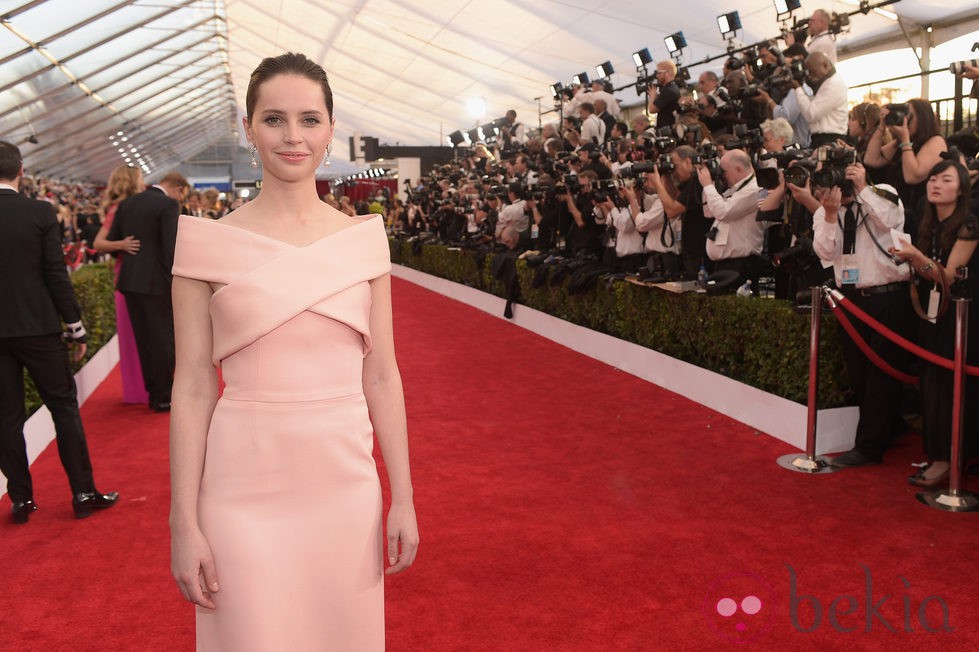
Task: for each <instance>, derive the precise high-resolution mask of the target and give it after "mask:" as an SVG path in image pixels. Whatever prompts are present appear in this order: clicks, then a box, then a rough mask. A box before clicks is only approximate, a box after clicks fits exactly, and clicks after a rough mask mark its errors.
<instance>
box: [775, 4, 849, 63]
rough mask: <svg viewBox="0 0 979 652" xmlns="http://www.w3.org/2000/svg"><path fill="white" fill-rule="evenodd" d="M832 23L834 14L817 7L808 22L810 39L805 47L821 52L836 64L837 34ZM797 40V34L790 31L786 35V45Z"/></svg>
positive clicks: (811, 50) (809, 50)
mask: <svg viewBox="0 0 979 652" xmlns="http://www.w3.org/2000/svg"><path fill="white" fill-rule="evenodd" d="M831 23H832V16H830V14H829V12H828V11H826V10H825V9H817V10H815V11H814V12H812V16H811V17H810V18H809V21H808V23H807V24H806V33H807V34H808V36H809V39H808V40H807V41H806V43H805V48H806V51H808V52H821V53H822V54H824V55H826V57H827V58H828V59H829V60H830V62H831V63H832V64H833V65H834V66H835V65H836V62H837V56H836V36H834V35H833V32H832V31H831V30H830V24H831ZM795 42H796V35H795V34H793V33H792V32H789V33H788V34H786V35H785V44H786V45H792V44H793V43H795ZM800 45H801V44H800Z"/></svg>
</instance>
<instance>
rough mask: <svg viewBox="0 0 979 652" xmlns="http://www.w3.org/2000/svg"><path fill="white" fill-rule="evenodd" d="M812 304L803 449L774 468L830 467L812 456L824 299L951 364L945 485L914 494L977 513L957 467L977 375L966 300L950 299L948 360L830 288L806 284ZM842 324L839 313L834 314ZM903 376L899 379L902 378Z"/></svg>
mask: <svg viewBox="0 0 979 652" xmlns="http://www.w3.org/2000/svg"><path fill="white" fill-rule="evenodd" d="M811 292H812V296H811V300H812V308H811V312H810V319H811V326H810V334H809V396H808V403H809V404H808V406H807V409H808V420H807V423H806V452H805V455H800V454H798V453H794V454H789V455H782V456H781V457H779V458H778V460H777V461H778V464H779V466H782V467H784V468H787V469H789V470H791V471H797V472H800V473H809V474H817V473H831V472H833V470H834V469H833V467H832V466H830V464H829V460H828V459H827V458H825V457H817V456H816V414H817V410H816V408H817V406H816V398H817V390H818V388H819V385H818V383H819V335H820V326H821V318H822V306H823V301H826V302H827V303H828V304H829V305H830V307H831V308H833V309H835V310H838V309H839V308H841V307H843V308H845V309H847V310H848V311H850V312H851V314H852V315H853V316H855V317H857V318H858V319H861V320H862V321H863V322H864V323H865V324H867V325H869V326H870V327H871V328H874V329H875V330H877V331H878V332H880V333H881V334H882V335H884V336H885V337H887V338H888V339H890V340H891V341H892V342H894V343H895V344H898V345H899V346H901V347H902V348H904V349H907V350H908V351H910V352H911V353H914V354H915V355H917V356H919V357H923V358H925V359H926V360H927V361H929V362H931V363H933V364H940V366H951V368H952V372H953V378H954V381H953V382H954V392H953V396H952V450H951V454H950V460H949V487H948V489H947V490H940V491H931V492H919V493H918V494H916V497H917V499H918V500H920V501H921V502H922V503H924V504H925V505H928V506H929V507H933V508H935V509H941V510H944V511H949V512H973V511H979V494H976V493H974V492H971V491H966V490H964V489H962V467H963V462H964V459H963V455H962V454H963V441H962V440H963V437H964V431H963V430H964V416H965V383H966V376H967V375H968V374H971V375H977V376H979V369H976V368H975V367H971V366H968V365H966V354H967V352H968V341H967V339H968V326H969V303H970V300H969V299H966V298H959V297H956V298H955V299H954V301H955V355H954V360H952V361H951V364H950V362H949V361H948V360H945V359H942V358H939V357H938V356H935V355H934V354H933V353H931V352H930V351H926V350H924V349H922V348H921V347H920V346H918V345H916V344H914V343H912V342H909V341H907V340H905V339H904V338H903V337H901V336H900V335H897V334H896V333H894V332H892V331H890V330H889V329H887V328H886V327H885V326H883V325H881V324H879V323H878V322H876V320H874V319H873V318H872V317H870V316H869V315H866V314H865V313H863V311H862V310H860V309H859V308H857V307H856V306H851V305H850V303H849V302H846V299H845V297H844V296H843V295H842V294H841V293H840V292H839V291H838V290H831V289H829V288H827V287H826V286H819V287H814V288H811ZM837 316H838V317H839V318H840V321H841V322H842V321H843V320H844V315H843V314H842V313H838V315H837ZM851 336H852V337H853V338H854V341H855V342H856V343H857V344H858V346H859V347H860V348H861V350H863V351H864V352H865V353H866V354H868V357H870V359H871V360H873V361H874V363H875V364H877V365H878V366H880V367H881V368H882V369H884V370H885V371H887V372H888V373H891V374H892V375H900V374H898V372H896V370H893V369H888V368H886V367H885V365H886V362H884V361H883V360H880V359H875V357H874V356H873V355H872V353H873V352H872V350H870V349H869V347H868V346H867V344H866V343H865V342H863V341H862V340H861V339H860V337H859V335H858V334H857V333H856V331H852V332H851ZM906 380H907V379H906V378H905V381H906Z"/></svg>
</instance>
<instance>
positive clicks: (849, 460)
mask: <svg viewBox="0 0 979 652" xmlns="http://www.w3.org/2000/svg"><path fill="white" fill-rule="evenodd" d="M868 464H880V458H879V457H871V456H870V455H867V454H866V453H864V452H862V451H859V450H857V449H856V448H853V449H851V450H848V451H847V452H845V453H843V454H842V455H839V456H837V457H834V458H833V459H832V460H831V461H830V466H833V467H836V468H837V469H848V468H850V467H853V466H867V465H868Z"/></svg>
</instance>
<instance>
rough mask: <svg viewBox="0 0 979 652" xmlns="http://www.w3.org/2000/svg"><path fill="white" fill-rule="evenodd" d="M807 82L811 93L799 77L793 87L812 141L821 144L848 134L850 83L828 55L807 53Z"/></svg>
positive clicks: (815, 144) (793, 82) (829, 142)
mask: <svg viewBox="0 0 979 652" xmlns="http://www.w3.org/2000/svg"><path fill="white" fill-rule="evenodd" d="M806 82H807V83H808V84H809V86H810V87H811V88H812V89H813V91H814V93H813V95H812V97H810V96H809V95H807V94H806V92H805V91H804V90H803V88H802V84H800V83H799V81H798V80H795V79H794V80H793V81H792V87H793V88H794V89H795V90H794V91H793V93H795V99H796V101H797V103H798V105H799V114H800V115H802V117H803V118H804V119H805V121H806V123H807V124H808V125H809V132H810V134H811V136H810V144H811V145H812V146H813V147H820V146H822V145H830V144H832V143H834V142H836V141H837V140H838V139H841V138H845V137H846V129H847V115H848V111H847V105H846V95H847V86H846V82H845V81H844V80H843V78H842V77H840V75H839V74H838V73H837V72H836V66H834V65H833V62H832V61H830V58H829V57H828V56H826V55H825V54H823V53H822V52H813V53H812V54H810V55H809V56H808V57H806Z"/></svg>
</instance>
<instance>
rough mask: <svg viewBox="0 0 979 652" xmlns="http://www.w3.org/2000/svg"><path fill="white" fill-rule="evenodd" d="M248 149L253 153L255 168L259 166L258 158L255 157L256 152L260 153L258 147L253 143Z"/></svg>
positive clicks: (253, 165)
mask: <svg viewBox="0 0 979 652" xmlns="http://www.w3.org/2000/svg"><path fill="white" fill-rule="evenodd" d="M248 151H249V152H251V155H252V167H253V168H257V167H258V160H257V159H256V158H255V154H257V153H258V148H257V147H255V145H254V143H253V144H252V147H251V149H250V150H248Z"/></svg>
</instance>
